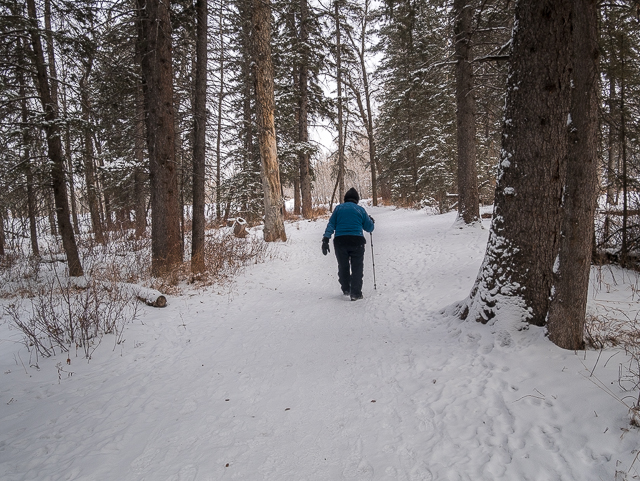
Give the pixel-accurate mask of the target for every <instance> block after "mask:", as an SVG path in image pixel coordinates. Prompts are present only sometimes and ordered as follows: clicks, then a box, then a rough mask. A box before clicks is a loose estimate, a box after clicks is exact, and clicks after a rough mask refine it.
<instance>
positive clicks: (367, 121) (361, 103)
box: [347, 0, 378, 206]
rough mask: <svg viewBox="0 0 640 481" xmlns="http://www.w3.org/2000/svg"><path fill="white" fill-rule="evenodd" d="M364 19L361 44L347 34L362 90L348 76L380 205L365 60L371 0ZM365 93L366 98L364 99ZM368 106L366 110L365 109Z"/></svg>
mask: <svg viewBox="0 0 640 481" xmlns="http://www.w3.org/2000/svg"><path fill="white" fill-rule="evenodd" d="M362 15H363V19H362V24H361V31H360V45H359V46H358V45H356V42H355V41H354V39H353V37H352V35H351V33H350V32H349V31H348V30H347V35H348V36H349V40H350V41H351V45H352V46H353V49H354V50H355V52H356V53H357V55H358V60H359V63H360V76H361V78H362V92H361V91H360V89H359V88H357V87H356V85H355V83H354V82H353V80H352V79H351V78H350V76H349V74H348V73H347V78H348V79H349V86H350V88H351V91H352V93H353V95H354V97H355V98H356V103H357V104H358V111H359V112H360V118H361V120H362V124H363V125H364V127H365V130H366V131H367V142H368V144H369V165H370V168H371V195H372V197H373V205H374V206H376V205H378V177H377V175H376V172H377V170H378V169H377V165H376V144H375V137H374V130H373V112H372V111H371V91H370V89H369V74H368V72H367V64H366V62H365V53H366V35H367V23H368V18H369V0H366V1H365V2H364V11H363V12H362ZM363 95H364V100H363V98H362V97H363ZM365 107H366V110H365Z"/></svg>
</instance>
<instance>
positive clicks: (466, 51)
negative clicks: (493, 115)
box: [453, 0, 480, 224]
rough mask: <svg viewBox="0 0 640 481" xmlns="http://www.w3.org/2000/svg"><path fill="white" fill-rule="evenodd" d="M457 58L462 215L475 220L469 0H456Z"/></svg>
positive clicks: (470, 221) (477, 213) (468, 220)
mask: <svg viewBox="0 0 640 481" xmlns="http://www.w3.org/2000/svg"><path fill="white" fill-rule="evenodd" d="M453 12H454V15H455V29H454V30H455V39H454V40H455V59H456V106H457V111H456V126H457V134H456V141H457V147H458V219H460V220H462V221H463V222H464V223H465V224H473V223H476V222H478V221H479V219H480V199H479V196H478V170H477V167H476V99H475V93H474V78H473V66H472V64H471V45H470V44H471V24H472V21H473V8H472V6H471V5H470V2H469V0H454V2H453Z"/></svg>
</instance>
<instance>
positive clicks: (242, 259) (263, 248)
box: [204, 229, 271, 282]
mask: <svg viewBox="0 0 640 481" xmlns="http://www.w3.org/2000/svg"><path fill="white" fill-rule="evenodd" d="M270 250H271V249H270V247H269V244H268V243H266V242H264V241H263V240H262V239H259V238H257V237H255V236H252V235H249V236H247V237H245V238H237V237H235V236H234V235H233V233H232V232H231V231H229V230H225V229H220V230H214V231H209V232H207V240H206V242H205V251H204V262H205V267H206V269H207V273H208V276H209V278H210V279H211V280H214V281H217V282H223V281H226V280H229V279H230V278H232V277H234V276H236V275H237V274H239V273H240V271H241V270H242V268H243V267H245V266H247V265H249V264H257V263H259V262H263V261H264V260H266V259H267V258H268V257H269V254H270Z"/></svg>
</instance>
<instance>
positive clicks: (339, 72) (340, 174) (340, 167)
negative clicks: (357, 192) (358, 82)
mask: <svg viewBox="0 0 640 481" xmlns="http://www.w3.org/2000/svg"><path fill="white" fill-rule="evenodd" d="M333 4H334V12H335V13H334V15H335V22H336V83H337V87H338V201H339V202H342V200H343V198H344V137H343V134H342V127H343V118H342V116H343V113H342V47H341V42H342V39H341V35H340V9H339V2H338V0H334V3H333Z"/></svg>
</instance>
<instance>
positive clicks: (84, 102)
mask: <svg viewBox="0 0 640 481" xmlns="http://www.w3.org/2000/svg"><path fill="white" fill-rule="evenodd" d="M92 65H93V59H89V60H88V62H87V64H86V66H85V71H84V73H83V75H82V77H81V78H80V82H79V84H80V103H81V108H82V120H84V128H83V141H84V155H83V161H84V180H85V184H86V187H87V200H88V203H89V216H90V217H91V228H92V230H93V235H94V238H95V240H96V242H97V243H99V244H105V243H106V239H105V236H104V230H103V228H102V222H101V220H100V197H99V194H98V188H97V183H96V173H95V172H96V169H95V154H94V150H93V135H92V132H91V127H90V123H91V105H90V103H91V100H90V98H89V91H88V86H87V82H88V81H89V75H90V74H91V68H92Z"/></svg>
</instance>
